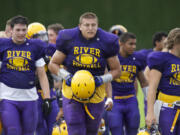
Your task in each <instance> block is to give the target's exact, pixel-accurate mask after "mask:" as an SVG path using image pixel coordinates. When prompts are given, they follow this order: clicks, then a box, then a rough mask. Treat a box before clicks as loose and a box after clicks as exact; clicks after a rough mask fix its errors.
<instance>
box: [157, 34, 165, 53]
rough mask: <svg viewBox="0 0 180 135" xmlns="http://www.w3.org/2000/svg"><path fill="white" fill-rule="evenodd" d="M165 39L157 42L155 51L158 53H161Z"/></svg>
mask: <svg viewBox="0 0 180 135" xmlns="http://www.w3.org/2000/svg"><path fill="white" fill-rule="evenodd" d="M165 39H166V37H162V39H161V41H159V42H158V41H157V42H158V44H157V49H158V50H159V51H161V50H162V49H163V46H164V40H165Z"/></svg>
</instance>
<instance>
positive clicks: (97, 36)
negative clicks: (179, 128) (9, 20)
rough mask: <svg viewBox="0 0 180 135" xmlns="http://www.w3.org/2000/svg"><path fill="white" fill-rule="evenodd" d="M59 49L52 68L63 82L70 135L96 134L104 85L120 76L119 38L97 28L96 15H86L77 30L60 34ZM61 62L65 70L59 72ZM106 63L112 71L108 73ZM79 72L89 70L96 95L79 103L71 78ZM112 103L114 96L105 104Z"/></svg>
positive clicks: (51, 65)
mask: <svg viewBox="0 0 180 135" xmlns="http://www.w3.org/2000/svg"><path fill="white" fill-rule="evenodd" d="M109 46H111V47H109ZM56 48H57V50H56V52H55V54H54V55H53V57H52V59H51V61H50V64H49V69H50V70H51V72H52V73H54V74H56V75H57V76H59V77H62V78H63V79H64V82H63V89H62V90H63V111H64V118H65V121H66V123H67V127H68V134H69V135H96V134H97V133H98V128H99V125H100V122H101V117H102V113H103V110H104V97H105V84H104V83H107V82H110V81H112V79H114V78H116V77H118V76H119V75H120V64H119V60H118V58H117V53H118V50H119V44H118V37H117V36H115V35H113V34H111V33H108V32H105V31H104V30H102V29H101V28H98V18H97V16H96V14H94V13H92V12H86V13H84V14H83V15H81V17H80V19H79V26H78V27H76V28H73V29H65V30H62V31H60V32H59V35H58V38H57V42H56ZM62 63H63V64H64V66H65V69H62V68H61V69H59V65H60V64H62ZM107 64H108V65H109V67H110V71H109V72H108V73H106V74H105V68H106V67H107ZM79 70H86V71H89V72H90V73H91V74H92V75H93V78H94V80H95V89H94V90H95V93H94V95H93V96H92V97H91V98H89V99H88V100H83V99H81V100H78V99H77V98H75V96H73V95H74V94H73V93H72V89H71V78H72V77H73V75H74V74H75V73H76V72H77V71H79ZM82 90H83V89H82ZM109 103H111V104H112V98H111V97H108V99H107V101H106V105H107V106H108V104H109Z"/></svg>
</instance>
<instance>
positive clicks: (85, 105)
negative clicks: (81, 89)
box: [84, 104, 95, 120]
mask: <svg viewBox="0 0 180 135" xmlns="http://www.w3.org/2000/svg"><path fill="white" fill-rule="evenodd" d="M84 108H85V111H86V113H87V114H88V115H89V117H90V118H91V119H93V120H94V119H95V118H94V117H93V116H92V114H91V113H90V112H89V110H88V107H87V104H84Z"/></svg>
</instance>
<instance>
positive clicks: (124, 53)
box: [119, 49, 129, 57]
mask: <svg viewBox="0 0 180 135" xmlns="http://www.w3.org/2000/svg"><path fill="white" fill-rule="evenodd" d="M119 54H120V55H121V56H122V57H128V56H129V55H128V54H127V53H126V52H125V51H123V50H122V49H120V50H119Z"/></svg>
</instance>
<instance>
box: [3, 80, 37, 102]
mask: <svg viewBox="0 0 180 135" xmlns="http://www.w3.org/2000/svg"><path fill="white" fill-rule="evenodd" d="M0 99H8V100H13V101H34V100H37V99H38V94H37V90H36V88H35V87H33V88H31V89H18V88H12V87H8V86H7V85H5V84H4V83H0Z"/></svg>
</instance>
